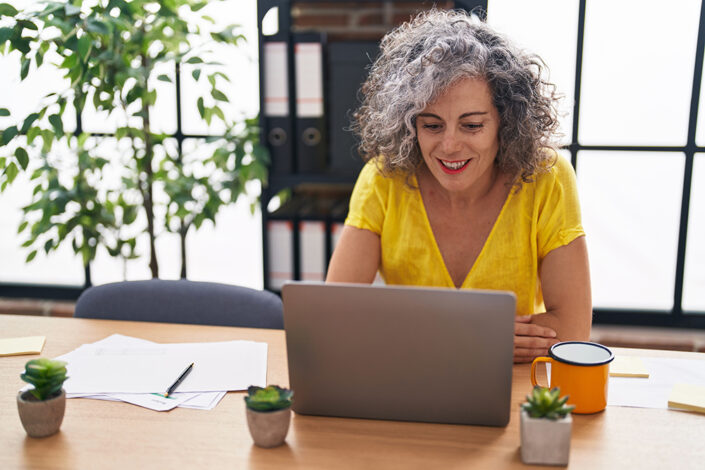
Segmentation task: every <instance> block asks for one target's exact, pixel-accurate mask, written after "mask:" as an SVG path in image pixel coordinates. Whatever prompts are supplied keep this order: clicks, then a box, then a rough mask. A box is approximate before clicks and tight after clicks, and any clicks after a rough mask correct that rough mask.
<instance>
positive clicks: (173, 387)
mask: <svg viewBox="0 0 705 470" xmlns="http://www.w3.org/2000/svg"><path fill="white" fill-rule="evenodd" d="M191 369H193V362H192V363H191V365H190V366H188V367H187V368H186V369H184V371H183V372H182V373H181V375H180V376H179V378H178V379H176V382H174V383H173V384H172V385H171V387H169V389H168V390H167V391H166V393H165V394H164V398H169V395H171V394H172V393H174V390H176V387H178V386H179V384H180V383H181V382H183V381H184V379H185V378H186V376H187V375H188V374H189V372H191Z"/></svg>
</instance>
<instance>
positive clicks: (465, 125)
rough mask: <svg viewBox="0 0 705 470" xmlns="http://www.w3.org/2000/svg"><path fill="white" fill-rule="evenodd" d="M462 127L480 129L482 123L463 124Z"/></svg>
mask: <svg viewBox="0 0 705 470" xmlns="http://www.w3.org/2000/svg"><path fill="white" fill-rule="evenodd" d="M463 127H465V128H466V129H470V130H473V131H474V130H477V129H482V124H463Z"/></svg>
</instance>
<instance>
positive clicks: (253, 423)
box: [246, 407, 291, 448]
mask: <svg viewBox="0 0 705 470" xmlns="http://www.w3.org/2000/svg"><path fill="white" fill-rule="evenodd" d="M246 410H247V427H248V428H250V434H251V435H252V439H253V440H254V441H255V445H257V446H259V447H264V448H269V447H276V446H280V445H282V444H283V443H284V440H285V439H286V434H287V433H288V432H289V422H290V421H291V407H289V408H284V409H282V410H276V411H255V410H251V409H249V408H246Z"/></svg>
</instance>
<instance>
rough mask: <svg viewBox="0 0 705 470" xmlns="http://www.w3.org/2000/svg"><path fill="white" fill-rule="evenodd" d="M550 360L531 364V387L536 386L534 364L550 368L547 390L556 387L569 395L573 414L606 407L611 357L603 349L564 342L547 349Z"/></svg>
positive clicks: (538, 360) (541, 358) (586, 344)
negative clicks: (543, 363)
mask: <svg viewBox="0 0 705 470" xmlns="http://www.w3.org/2000/svg"><path fill="white" fill-rule="evenodd" d="M548 354H549V356H550V357H545V356H540V357H537V358H536V359H534V362H533V363H531V384H532V385H534V386H536V385H539V383H538V382H537V380H536V364H538V363H540V362H546V363H550V364H551V374H550V387H551V388H553V387H560V389H561V396H563V395H569V398H568V404H569V405H575V409H574V410H573V413H580V414H588V413H597V412H598V411H602V410H604V409H605V407H606V406H607V383H608V378H609V367H610V362H612V360H613V359H614V354H612V351H610V350H609V348H607V347H606V346H603V345H601V344H597V343H589V342H586V341H565V342H562V343H557V344H554V345H553V346H551V349H549V351H548Z"/></svg>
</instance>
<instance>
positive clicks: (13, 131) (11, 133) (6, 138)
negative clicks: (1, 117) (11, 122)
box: [0, 126, 18, 145]
mask: <svg viewBox="0 0 705 470" xmlns="http://www.w3.org/2000/svg"><path fill="white" fill-rule="evenodd" d="M17 133H18V131H17V126H12V127H8V128H7V129H5V130H4V131H3V132H2V139H0V145H7V144H8V143H10V141H11V140H12V139H14V138H15V136H16V135H17Z"/></svg>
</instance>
